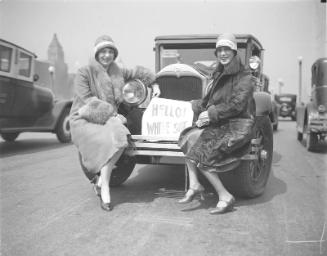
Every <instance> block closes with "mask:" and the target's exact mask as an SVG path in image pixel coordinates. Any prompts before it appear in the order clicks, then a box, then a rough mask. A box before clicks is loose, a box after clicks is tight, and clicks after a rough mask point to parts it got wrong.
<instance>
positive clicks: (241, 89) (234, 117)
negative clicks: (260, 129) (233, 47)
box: [179, 55, 255, 168]
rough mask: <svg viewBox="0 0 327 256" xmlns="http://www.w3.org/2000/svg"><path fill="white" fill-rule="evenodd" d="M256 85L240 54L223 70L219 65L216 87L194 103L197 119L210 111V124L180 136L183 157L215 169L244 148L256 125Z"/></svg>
mask: <svg viewBox="0 0 327 256" xmlns="http://www.w3.org/2000/svg"><path fill="white" fill-rule="evenodd" d="M253 92H254V84H253V80H252V76H251V73H250V72H249V71H247V70H245V68H244V66H243V64H242V63H241V60H240V58H239V56H238V55H236V56H235V57H234V58H233V59H232V61H231V63H230V64H229V65H228V66H227V67H225V68H224V66H222V65H218V67H217V69H216V70H215V72H214V74H213V85H212V87H211V88H210V90H209V91H208V93H207V94H206V95H205V96H204V98H202V99H200V100H194V101H192V102H191V103H192V108H193V111H194V114H195V120H196V119H197V118H198V115H199V114H200V113H201V112H203V111H205V110H207V111H208V114H209V119H210V124H209V126H207V127H205V128H200V129H199V128H197V127H195V126H193V127H191V128H188V129H186V130H185V131H183V132H182V133H181V136H180V140H179V145H180V146H181V148H182V150H183V152H184V154H185V155H186V157H187V158H189V159H190V160H193V161H194V162H196V164H198V165H199V166H202V167H203V168H206V167H207V168H209V167H215V166H217V165H218V164H219V162H220V161H222V160H223V159H225V158H226V157H228V156H230V155H231V153H233V152H235V151H237V150H238V149H239V148H241V147H242V146H243V145H245V144H246V143H247V142H248V141H249V138H250V136H251V133H252V127H253V124H254V121H253V120H254V115H255V105H254V99H253Z"/></svg>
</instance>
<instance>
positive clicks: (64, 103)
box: [52, 100, 73, 129]
mask: <svg viewBox="0 0 327 256" xmlns="http://www.w3.org/2000/svg"><path fill="white" fill-rule="evenodd" d="M72 104H73V102H72V100H60V101H55V103H54V106H53V109H52V115H53V117H54V121H55V122H54V124H53V129H55V128H56V126H57V124H58V122H59V118H60V116H61V114H62V112H63V111H64V109H66V108H69V109H70V108H71V106H72Z"/></svg>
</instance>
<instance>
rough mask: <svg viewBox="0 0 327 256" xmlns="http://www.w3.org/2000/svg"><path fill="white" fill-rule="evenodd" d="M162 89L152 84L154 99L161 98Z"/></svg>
mask: <svg viewBox="0 0 327 256" xmlns="http://www.w3.org/2000/svg"><path fill="white" fill-rule="evenodd" d="M160 93H161V91H160V88H159V85H158V84H152V97H159V96H160Z"/></svg>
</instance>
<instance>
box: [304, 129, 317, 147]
mask: <svg viewBox="0 0 327 256" xmlns="http://www.w3.org/2000/svg"><path fill="white" fill-rule="evenodd" d="M317 143H318V137H317V134H315V133H313V132H311V133H307V139H306V148H307V150H308V151H312V150H314V148H315V146H316V145H317Z"/></svg>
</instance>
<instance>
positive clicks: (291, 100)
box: [275, 93, 296, 121]
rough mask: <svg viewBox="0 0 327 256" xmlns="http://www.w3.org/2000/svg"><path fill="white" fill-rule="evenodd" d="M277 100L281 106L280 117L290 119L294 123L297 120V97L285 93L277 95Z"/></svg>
mask: <svg viewBox="0 0 327 256" xmlns="http://www.w3.org/2000/svg"><path fill="white" fill-rule="evenodd" d="M275 100H276V101H277V102H278V103H279V104H280V111H279V116H281V117H290V118H291V119H292V121H295V120H296V95H295V94H290V93H287V94H286V93H285V94H279V95H275Z"/></svg>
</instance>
